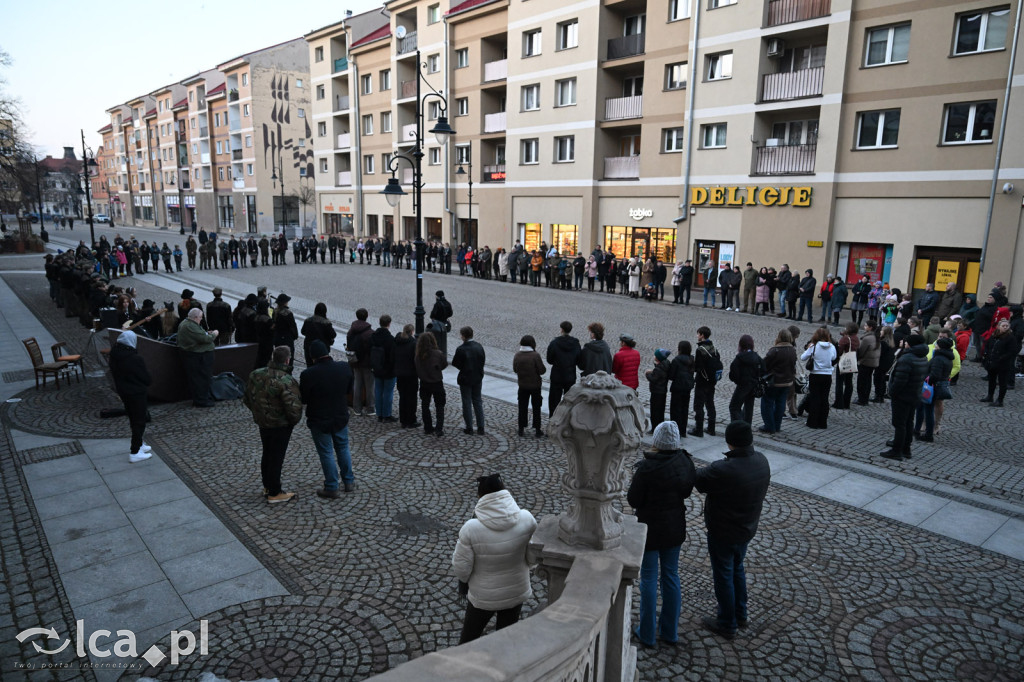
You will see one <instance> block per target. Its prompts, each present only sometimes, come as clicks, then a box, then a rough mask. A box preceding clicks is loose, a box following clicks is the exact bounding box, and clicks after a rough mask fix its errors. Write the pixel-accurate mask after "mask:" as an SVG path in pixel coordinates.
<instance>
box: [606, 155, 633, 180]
mask: <svg viewBox="0 0 1024 682" xmlns="http://www.w3.org/2000/svg"><path fill="white" fill-rule="evenodd" d="M604 177H605V179H606V180H616V179H636V178H639V177H640V157H639V156H606V157H604Z"/></svg>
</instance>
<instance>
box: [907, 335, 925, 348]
mask: <svg viewBox="0 0 1024 682" xmlns="http://www.w3.org/2000/svg"><path fill="white" fill-rule="evenodd" d="M923 343H924V337H923V336H921V335H920V334H911V335H910V336H909V337H907V345H908V346H911V347H913V346H920V345H921V344H923Z"/></svg>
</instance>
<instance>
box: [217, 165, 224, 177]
mask: <svg viewBox="0 0 1024 682" xmlns="http://www.w3.org/2000/svg"><path fill="white" fill-rule="evenodd" d="M217 179H218V180H223V179H224V167H223V166H221V167H220V168H218V169H217Z"/></svg>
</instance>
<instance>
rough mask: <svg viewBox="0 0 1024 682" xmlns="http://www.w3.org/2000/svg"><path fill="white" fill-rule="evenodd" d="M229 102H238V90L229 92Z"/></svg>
mask: <svg viewBox="0 0 1024 682" xmlns="http://www.w3.org/2000/svg"><path fill="white" fill-rule="evenodd" d="M228 101H229V102H237V101H238V90H231V91H230V92H228Z"/></svg>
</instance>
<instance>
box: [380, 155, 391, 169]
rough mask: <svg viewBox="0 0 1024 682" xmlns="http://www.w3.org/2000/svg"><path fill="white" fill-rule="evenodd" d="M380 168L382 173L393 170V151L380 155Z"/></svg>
mask: <svg viewBox="0 0 1024 682" xmlns="http://www.w3.org/2000/svg"><path fill="white" fill-rule="evenodd" d="M380 168H381V172H382V173H386V172H388V171H389V170H391V152H384V153H383V154H381V155H380Z"/></svg>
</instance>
